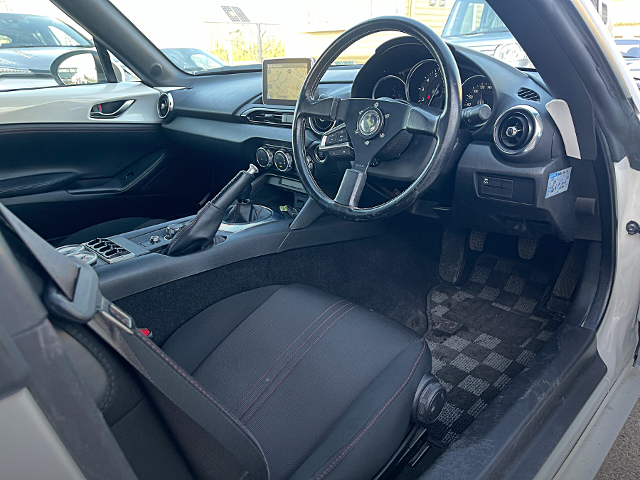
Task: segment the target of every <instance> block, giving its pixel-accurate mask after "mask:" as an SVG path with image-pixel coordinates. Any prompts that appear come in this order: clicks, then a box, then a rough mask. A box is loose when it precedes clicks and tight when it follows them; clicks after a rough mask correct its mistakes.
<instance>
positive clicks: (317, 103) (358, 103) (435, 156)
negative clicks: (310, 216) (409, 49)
mask: <svg viewBox="0 0 640 480" xmlns="http://www.w3.org/2000/svg"><path fill="white" fill-rule="evenodd" d="M384 31H396V32H401V33H405V34H407V35H410V36H412V37H414V38H415V39H416V40H418V41H419V42H420V43H422V44H423V45H424V46H425V47H426V48H427V49H428V50H429V51H430V52H431V54H432V56H433V59H434V60H435V61H436V62H437V63H438V66H439V67H440V71H441V72H442V76H443V81H444V89H445V98H446V101H445V108H444V111H441V110H438V109H435V108H431V107H426V106H424V107H420V106H417V105H414V104H410V103H409V102H407V101H404V100H393V99H389V98H380V99H368V98H347V99H339V98H335V97H327V98H322V99H320V100H316V99H315V98H314V93H315V92H316V90H317V88H318V84H319V83H320V80H321V79H322V77H323V76H324V74H325V72H326V71H327V69H328V68H329V66H330V65H331V64H332V63H333V62H334V61H335V59H336V58H338V56H340V54H341V53H342V52H343V51H344V50H346V49H347V48H348V47H349V46H351V45H353V44H354V43H355V42H357V41H358V40H360V39H361V38H364V37H366V36H368V35H371V34H373V33H377V32H384ZM461 96H462V93H461V81H460V72H459V71H458V65H457V64H456V61H455V59H454V58H453V55H452V54H451V51H450V50H449V47H448V46H447V44H446V43H445V42H444V41H443V40H442V39H441V38H440V37H439V36H438V35H437V34H436V33H435V32H434V31H433V30H431V29H430V28H429V27H427V26H426V25H424V24H422V23H420V22H418V21H416V20H413V19H410V18H405V17H379V18H372V19H370V20H366V21H364V22H362V23H360V24H358V25H356V26H355V27H353V28H351V29H350V30H347V31H346V32H344V33H343V34H342V35H340V36H339V37H338V38H337V39H336V40H335V41H334V42H333V43H332V44H331V45H330V46H329V47H328V48H327V49H326V50H325V51H324V52H323V53H322V55H321V56H320V58H319V59H318V61H317V62H316V63H315V64H314V65H313V67H312V68H311V71H310V72H309V74H308V75H307V78H306V80H305V82H304V84H303V86H302V89H301V91H300V96H299V97H298V102H297V104H296V110H295V114H294V120H293V142H292V146H293V157H294V160H295V165H296V169H297V171H298V175H299V177H300V181H301V182H302V184H303V185H304V187H305V189H306V191H307V193H308V194H309V196H310V197H311V198H312V199H313V200H315V201H316V202H317V203H318V204H319V205H320V206H321V207H322V208H323V209H324V210H326V211H328V212H329V213H332V214H333V215H336V216H338V217H340V218H343V219H345V220H353V221H365V220H378V219H381V218H386V217H389V216H391V215H395V214H396V213H399V212H401V211H403V210H404V209H406V208H408V207H409V206H411V205H412V204H413V203H414V202H415V201H416V200H417V199H418V197H419V196H420V195H421V194H422V193H424V191H425V190H426V189H428V188H429V186H431V184H432V183H433V182H434V181H435V179H436V178H437V177H438V175H439V174H440V172H441V171H442V168H443V167H444V166H445V165H446V162H447V159H448V157H449V155H450V154H451V151H452V149H453V147H454V145H455V142H456V139H457V136H458V130H459V128H460V120H461ZM310 117H315V118H319V119H323V120H331V121H336V120H339V121H341V122H342V124H340V125H338V126H337V127H335V128H333V129H332V130H330V131H329V132H327V133H326V134H325V135H324V136H323V137H322V141H321V143H320V148H323V149H326V150H327V151H329V150H331V149H340V150H341V151H340V154H341V155H342V154H345V153H347V154H349V155H351V156H353V160H352V162H351V163H352V165H351V168H349V169H347V170H346V171H345V174H344V177H343V178H342V182H341V184H340V188H339V189H338V193H337V195H336V197H335V198H333V199H332V198H329V197H328V196H327V195H326V194H325V193H324V192H323V191H322V189H321V188H320V187H319V186H318V184H317V183H316V181H315V178H314V177H313V174H312V173H311V171H310V170H309V168H308V167H307V164H306V161H305V159H306V149H305V125H306V121H307V119H308V118H310ZM413 135H428V136H431V137H434V138H435V139H436V147H435V148H434V149H433V150H431V149H429V150H430V151H432V152H433V153H432V154H431V158H430V160H429V161H428V162H427V163H426V167H425V168H424V170H423V171H422V173H420V175H418V176H417V178H416V179H415V180H414V181H413V182H412V183H411V184H410V185H409V186H408V187H407V188H406V189H405V190H404V191H403V192H402V193H400V194H399V195H397V196H396V197H394V198H392V199H391V200H389V201H387V202H385V203H383V204H381V205H377V206H375V207H367V208H359V207H358V203H359V201H360V196H361V195H362V191H363V189H364V186H365V183H366V181H367V170H368V168H369V166H370V164H371V162H372V161H373V160H374V159H375V158H376V155H383V154H386V153H388V152H389V151H391V152H393V151H394V149H395V150H396V151H400V152H401V151H403V150H404V148H406V146H407V144H408V143H407V139H409V140H410V139H411V138H413Z"/></svg>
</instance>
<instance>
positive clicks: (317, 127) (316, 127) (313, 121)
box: [309, 117, 335, 137]
mask: <svg viewBox="0 0 640 480" xmlns="http://www.w3.org/2000/svg"><path fill="white" fill-rule="evenodd" d="M334 125H335V122H334V121H331V120H320V119H319V118H314V117H311V118H309V127H311V130H313V131H314V132H315V133H316V135H318V136H320V137H321V136H322V135H324V134H325V133H327V132H328V131H329V130H331V129H332V128H333V126H334Z"/></svg>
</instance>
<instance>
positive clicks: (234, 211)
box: [224, 201, 271, 223]
mask: <svg viewBox="0 0 640 480" xmlns="http://www.w3.org/2000/svg"><path fill="white" fill-rule="evenodd" d="M270 216H271V210H269V209H268V208H267V207H263V206H262V205H254V204H253V203H251V202H250V201H246V202H240V201H238V202H236V203H234V204H233V205H231V206H230V207H229V208H227V213H226V215H225V217H224V221H225V223H252V222H260V221H262V220H266V219H267V218H269V217H270Z"/></svg>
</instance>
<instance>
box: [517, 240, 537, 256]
mask: <svg viewBox="0 0 640 480" xmlns="http://www.w3.org/2000/svg"><path fill="white" fill-rule="evenodd" d="M539 243H540V239H539V238H532V237H520V238H518V255H520V258H521V259H523V260H531V259H532V258H533V257H534V255H535V254H536V252H537V251H538V244H539Z"/></svg>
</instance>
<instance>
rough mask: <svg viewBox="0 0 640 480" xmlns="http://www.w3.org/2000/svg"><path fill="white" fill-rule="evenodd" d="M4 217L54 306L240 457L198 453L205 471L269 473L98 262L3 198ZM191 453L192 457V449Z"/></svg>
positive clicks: (241, 430) (250, 440)
mask: <svg viewBox="0 0 640 480" xmlns="http://www.w3.org/2000/svg"><path fill="white" fill-rule="evenodd" d="M0 220H3V221H4V222H5V224H6V225H7V226H8V227H9V228H10V229H11V230H12V231H13V232H14V233H15V234H16V235H17V236H18V237H19V238H20V240H22V242H23V243H24V245H25V246H26V248H27V249H28V250H29V251H30V252H31V253H32V254H33V256H34V258H35V259H36V260H37V262H38V263H39V264H40V265H41V266H42V268H43V269H44V271H45V272H46V273H47V275H48V276H49V277H50V279H51V281H52V283H51V284H50V285H49V288H48V290H47V292H46V293H45V303H46V306H47V308H48V309H49V311H50V312H51V313H54V314H56V315H58V316H60V317H63V318H66V319H68V320H72V321H75V322H78V323H82V324H86V325H87V326H88V327H89V328H91V329H92V330H93V331H94V332H95V333H96V334H97V335H98V336H100V337H101V338H102V339H103V340H104V341H105V342H107V343H108V344H109V345H110V346H111V347H112V348H113V349H114V350H115V351H116V352H117V353H118V354H120V356H121V357H122V358H124V359H125V360H126V361H127V362H128V363H129V364H130V365H132V366H133V367H134V368H135V369H136V370H137V371H138V372H139V373H140V374H141V375H142V376H143V377H144V378H145V379H146V380H147V381H148V382H149V383H150V384H151V385H153V387H155V388H156V389H157V390H158V391H159V393H160V394H162V396H164V397H166V399H168V400H169V401H170V402H171V404H173V405H174V406H175V407H176V408H177V409H178V410H180V411H181V412H182V413H183V414H185V415H186V416H187V417H188V418H190V419H191V420H192V421H193V422H194V423H195V424H196V425H197V426H198V427H200V428H201V429H202V431H203V432H204V435H205V436H206V437H208V440H210V441H211V442H213V443H212V444H213V445H216V446H221V447H222V449H224V450H225V451H226V452H228V454H230V456H231V457H233V459H234V460H235V462H233V461H231V462H230V461H229V460H230V459H229V455H226V456H224V457H225V459H224V461H225V463H224V464H220V458H217V456H216V455H210V454H209V455H207V454H204V455H200V456H199V457H198V458H197V459H193V458H192V460H194V462H197V463H198V464H199V465H198V466H196V469H197V470H198V472H197V473H198V474H199V475H198V476H199V477H201V478H206V479H208V478H211V479H213V478H234V477H236V478H243V479H254V480H263V479H268V478H269V471H268V467H267V463H266V459H265V456H264V453H263V452H262V449H261V447H260V445H259V444H258V442H257V440H256V439H255V438H254V437H253V435H252V434H251V433H250V432H249V431H248V430H247V429H246V427H245V426H244V425H242V423H241V422H240V421H239V420H238V419H237V418H236V417H234V416H233V415H232V414H231V413H229V412H228V411H227V409H226V408H225V407H224V406H223V405H222V404H221V403H220V402H218V401H217V400H216V399H215V398H214V397H213V396H212V395H211V394H210V393H209V392H207V391H206V390H205V389H204V388H203V387H202V386H200V385H199V384H198V382H197V381H196V380H195V379H194V378H193V377H191V376H190V375H189V374H188V373H187V372H185V371H184V370H182V368H180V367H179V366H178V365H177V364H176V363H175V362H174V361H173V360H172V359H171V358H170V357H169V356H168V355H166V354H165V353H164V352H163V351H162V350H161V349H160V348H158V347H157V346H156V345H155V344H154V343H153V342H152V341H151V340H149V339H147V337H146V336H145V335H144V334H142V333H141V332H140V331H139V330H138V329H137V328H136V327H135V323H134V321H133V319H132V318H131V317H130V316H129V315H128V314H127V313H125V312H124V311H123V310H122V309H120V308H119V307H118V306H116V305H115V304H114V303H112V302H110V301H109V300H107V299H106V298H104V297H103V296H102V294H101V293H100V290H99V288H98V276H97V274H96V272H95V271H94V270H93V268H92V267H90V266H89V265H86V264H83V263H81V262H79V261H75V260H72V259H71V258H69V257H65V256H64V255H62V254H61V253H60V252H58V251H56V250H55V249H54V248H53V247H52V246H51V245H49V244H48V243H47V242H46V241H45V240H44V239H42V238H41V237H40V236H38V235H37V234H36V233H35V232H34V231H33V230H31V229H30V228H29V227H28V226H27V225H25V224H24V223H23V222H22V221H21V220H20V219H19V218H17V217H16V216H15V215H14V214H13V213H12V212H10V211H9V210H8V209H7V208H6V207H5V206H4V205H2V203H0ZM174 434H175V432H174ZM178 436H179V435H176V438H177V439H178V440H179V441H180V438H178ZM216 450H219V449H216ZM191 453H192V454H193V452H191ZM212 453H213V452H212ZM185 454H186V455H187V456H189V457H190V452H189V451H185ZM234 463H235V464H234ZM197 467H199V468H197Z"/></svg>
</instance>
